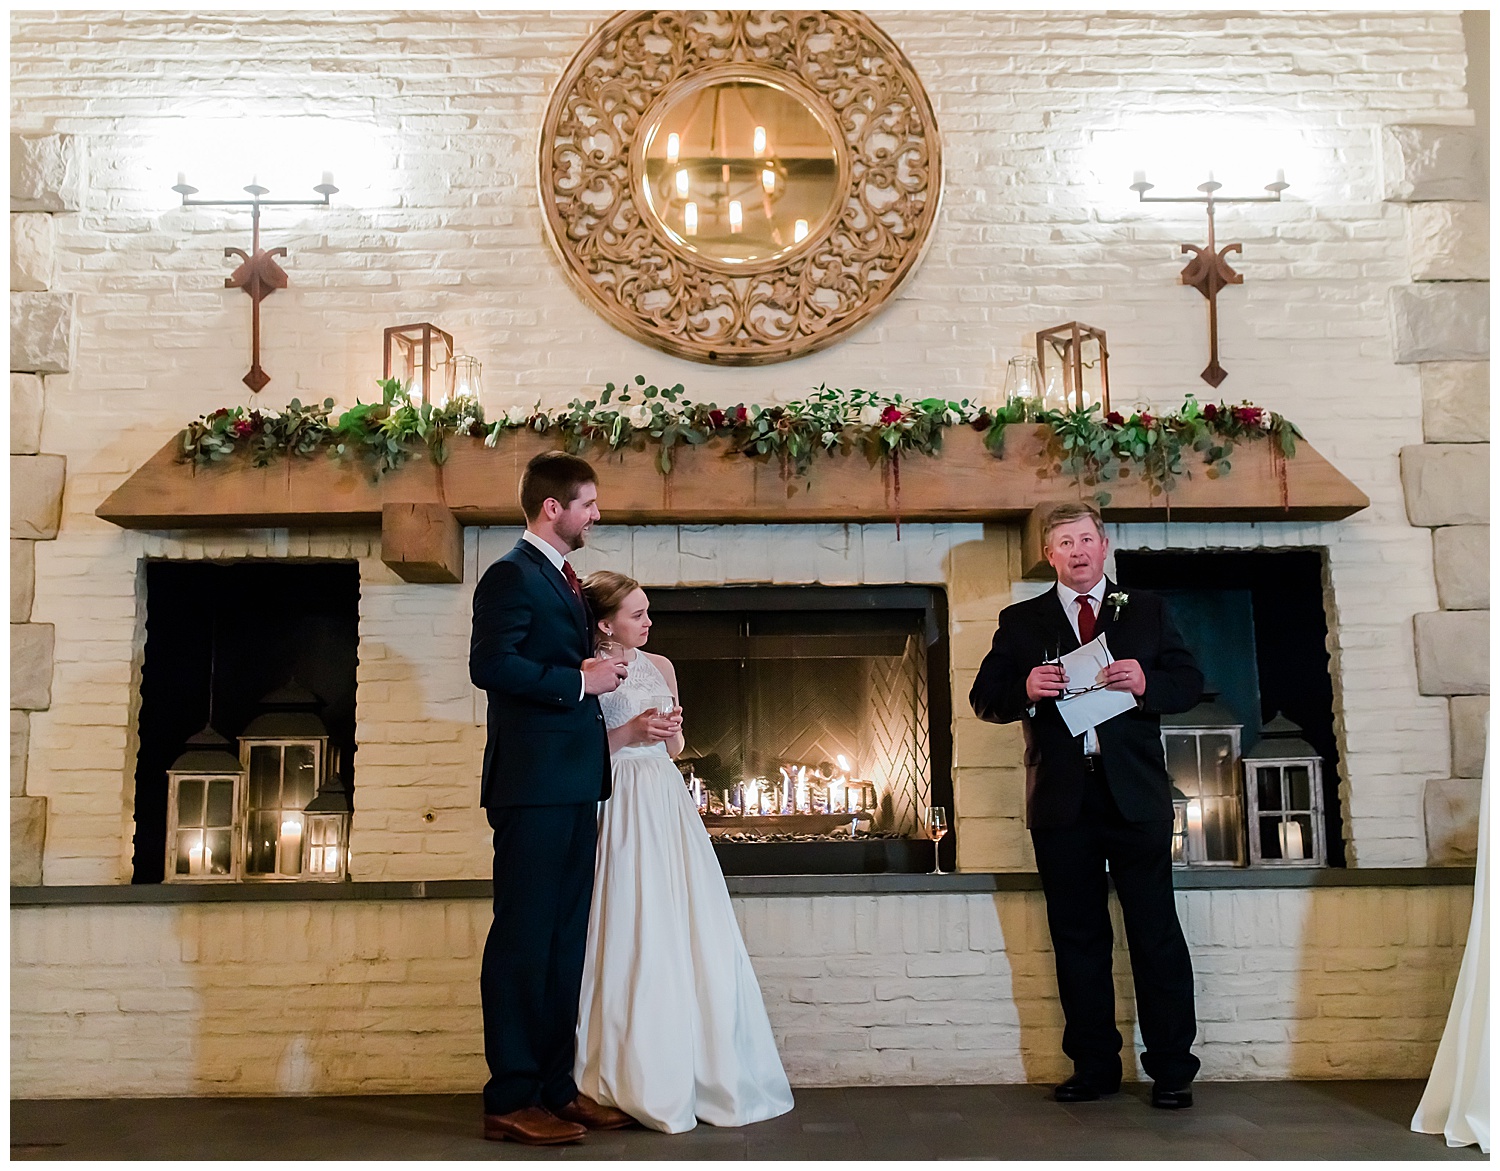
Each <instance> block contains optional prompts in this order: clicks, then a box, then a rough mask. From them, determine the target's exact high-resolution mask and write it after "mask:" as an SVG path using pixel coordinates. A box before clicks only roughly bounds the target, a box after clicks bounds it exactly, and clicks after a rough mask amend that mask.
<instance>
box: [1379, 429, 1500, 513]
mask: <svg viewBox="0 0 1500 1171" xmlns="http://www.w3.org/2000/svg"><path fill="white" fill-rule="evenodd" d="M1401 488H1402V490H1403V492H1404V493H1405V495H1406V519H1407V520H1408V521H1409V522H1410V523H1411V524H1414V525H1416V526H1418V527H1419V528H1425V527H1431V528H1436V527H1438V526H1439V525H1477V524H1488V523H1489V520H1490V445H1489V444H1488V443H1421V444H1413V445H1411V446H1410V447H1403V448H1402V449H1401Z"/></svg>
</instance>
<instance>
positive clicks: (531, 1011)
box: [469, 452, 633, 1145]
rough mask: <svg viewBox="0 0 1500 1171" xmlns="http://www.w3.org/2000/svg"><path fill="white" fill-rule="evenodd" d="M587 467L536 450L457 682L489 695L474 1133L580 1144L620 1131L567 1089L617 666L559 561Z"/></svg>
mask: <svg viewBox="0 0 1500 1171" xmlns="http://www.w3.org/2000/svg"><path fill="white" fill-rule="evenodd" d="M597 499H598V486H597V484H596V480H595V476H594V469H593V468H592V466H590V465H589V463H588V462H587V461H586V460H582V459H579V458H578V457H577V456H572V455H566V454H564V453H563V452H549V453H547V454H544V455H539V456H537V457H536V458H535V459H533V460H532V461H531V462H530V463H529V464H527V465H526V472H525V474H524V475H523V476H522V478H521V509H522V511H523V512H524V513H525V514H526V532H525V533H524V534H523V535H522V538H521V540H519V541H517V542H516V545H515V548H513V549H512V550H511V551H510V552H509V553H507V554H506V555H505V556H504V557H502V558H500V560H498V561H496V562H495V563H494V564H493V565H491V566H490V567H489V569H488V570H486V571H485V574H484V576H483V577H482V578H481V579H480V581H479V585H478V586H477V587H476V588H475V590H474V634H473V640H472V642H471V643H470V648H469V675H470V677H471V678H472V679H473V681H474V686H476V687H478V688H481V689H482V690H484V691H485V692H486V693H487V695H488V697H489V729H488V736H487V738H486V740H485V746H484V772H483V781H482V785H483V790H482V794H481V799H480V804H481V805H482V806H483V807H484V809H485V812H486V815H487V816H488V818H489V823H490V827H491V829H493V830H494V834H495V868H494V875H495V918H494V922H493V923H492V924H491V926H490V934H489V938H488V939H487V940H486V942H485V945H484V960H483V966H482V968H481V970H480V977H479V989H480V999H481V1002H482V1005H483V1010H484V1055H485V1060H486V1061H487V1062H488V1063H489V1067H490V1080H489V1081H488V1082H487V1083H486V1085H485V1087H484V1137H485V1138H488V1139H511V1140H514V1141H516V1142H522V1143H527V1144H532V1145H550V1144H554V1143H566V1142H576V1141H577V1140H578V1139H580V1138H582V1137H583V1135H584V1133H585V1132H586V1130H588V1129H612V1128H614V1127H619V1126H628V1125H630V1123H631V1122H632V1121H633V1119H631V1118H630V1116H629V1115H627V1114H625V1113H624V1112H622V1111H620V1110H615V1109H613V1108H612V1107H607V1106H601V1105H600V1104H599V1103H597V1102H595V1101H594V1100H593V1099H592V1098H589V1097H587V1096H585V1095H583V1094H580V1093H579V1092H578V1087H577V1086H576V1085H575V1084H574V1082H573V1034H574V1030H575V1028H576V1027H577V1024H578V991H579V985H580V983H581V981H582V979H583V957H584V943H585V940H586V937H587V932H588V914H589V899H590V897H591V896H592V893H593V889H594V847H595V843H596V839H597V836H598V822H597V818H598V808H599V802H600V801H603V800H604V799H605V798H607V797H608V796H609V791H610V772H609V741H608V738H607V734H606V732H605V727H604V716H603V714H602V713H601V712H600V710H599V701H598V699H597V696H599V695H601V694H604V693H605V692H610V691H613V690H614V689H615V688H616V687H618V686H619V684H620V680H621V679H622V678H623V677H624V675H625V671H626V668H625V664H624V663H617V662H612V661H610V660H609V659H596V658H592V657H590V651H591V640H590V637H589V627H590V623H589V618H588V614H587V608H586V605H585V602H584V598H583V591H582V590H581V588H580V587H579V585H578V578H577V576H576V575H575V574H574V573H573V569H572V566H570V565H569V564H568V563H567V561H565V560H564V557H565V555H566V554H568V553H570V552H572V551H573V550H574V549H580V548H582V547H583V544H584V542H585V541H586V540H587V538H588V533H589V530H590V529H591V528H592V527H593V525H594V523H595V522H596V521H597V520H598V519H599V506H598V503H597Z"/></svg>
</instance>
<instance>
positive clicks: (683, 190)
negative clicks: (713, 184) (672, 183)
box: [677, 171, 688, 196]
mask: <svg viewBox="0 0 1500 1171" xmlns="http://www.w3.org/2000/svg"><path fill="white" fill-rule="evenodd" d="M687 193H688V173H687V172H686V171H678V172H677V194H678V195H679V196H686V195H687Z"/></svg>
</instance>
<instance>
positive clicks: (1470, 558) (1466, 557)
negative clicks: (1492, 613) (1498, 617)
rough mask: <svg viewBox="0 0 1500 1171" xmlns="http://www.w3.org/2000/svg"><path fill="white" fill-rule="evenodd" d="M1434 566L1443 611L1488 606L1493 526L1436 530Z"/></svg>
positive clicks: (1433, 551)
mask: <svg viewBox="0 0 1500 1171" xmlns="http://www.w3.org/2000/svg"><path fill="white" fill-rule="evenodd" d="M1432 567H1433V573H1434V574H1435V575H1436V577H1437V591H1438V604H1439V605H1441V606H1442V607H1443V609H1444V610H1487V609H1489V605H1490V526H1489V525H1453V526H1451V527H1449V528H1444V529H1433V531H1432Z"/></svg>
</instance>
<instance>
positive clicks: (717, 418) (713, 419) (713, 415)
mask: <svg viewBox="0 0 1500 1171" xmlns="http://www.w3.org/2000/svg"><path fill="white" fill-rule="evenodd" d="M708 421H709V423H710V425H712V426H713V427H714V428H715V429H718V428H719V427H722V426H724V412H723V411H721V410H719V409H718V408H717V407H715V408H714V409H713V410H711V411H709V412H708Z"/></svg>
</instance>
